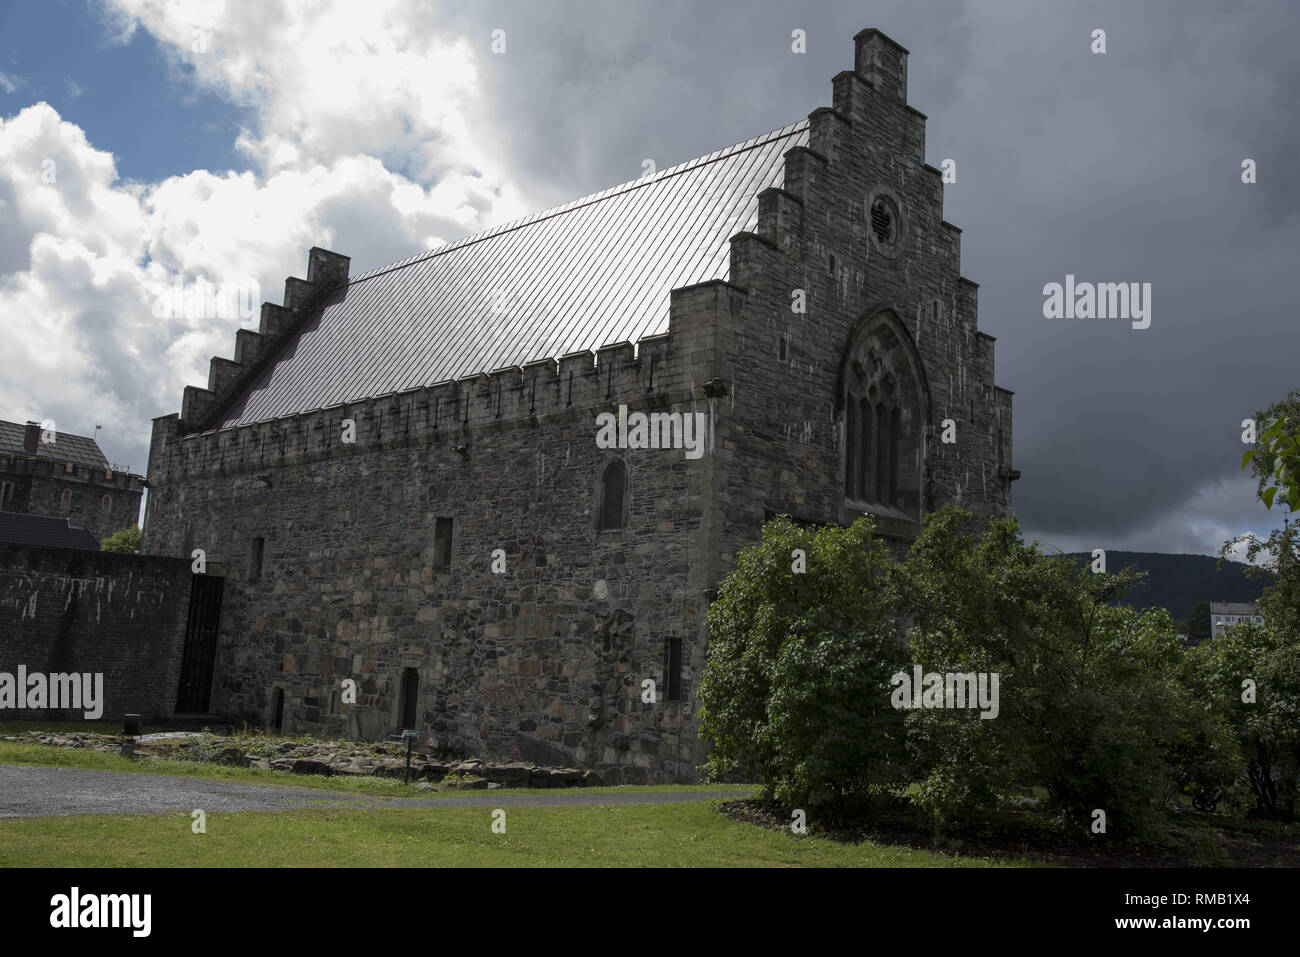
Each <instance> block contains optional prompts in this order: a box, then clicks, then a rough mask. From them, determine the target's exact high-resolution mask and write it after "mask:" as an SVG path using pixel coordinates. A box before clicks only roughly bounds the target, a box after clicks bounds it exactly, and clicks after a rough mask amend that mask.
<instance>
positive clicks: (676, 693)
mask: <svg viewBox="0 0 1300 957" xmlns="http://www.w3.org/2000/svg"><path fill="white" fill-rule="evenodd" d="M666 653H667V656H668V661H667V667H666V668H665V669H664V673H665V674H666V676H667V678H668V700H669V701H681V700H682V640H681V639H680V638H669V639H668V648H667V649H666Z"/></svg>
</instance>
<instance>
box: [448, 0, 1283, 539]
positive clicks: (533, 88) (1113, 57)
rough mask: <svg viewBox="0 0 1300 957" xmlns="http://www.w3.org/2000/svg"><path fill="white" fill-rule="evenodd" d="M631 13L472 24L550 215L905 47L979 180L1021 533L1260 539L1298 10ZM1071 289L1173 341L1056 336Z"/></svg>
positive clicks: (783, 115)
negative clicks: (1262, 446) (1250, 416)
mask: <svg viewBox="0 0 1300 957" xmlns="http://www.w3.org/2000/svg"><path fill="white" fill-rule="evenodd" d="M628 6H630V5H609V6H608V7H604V6H602V7H601V8H599V9H596V10H593V9H591V8H590V7H589V6H587V5H586V4H578V3H571V4H563V3H559V4H556V3H548V4H545V5H540V4H537V5H529V6H528V7H527V8H521V7H516V6H514V5H505V4H502V5H498V6H492V5H488V6H486V7H480V6H477V5H476V6H475V8H473V10H469V9H466V10H465V12H463V13H462V14H461V16H460V19H458V20H457V21H456V23H455V29H458V30H461V31H464V32H466V33H467V34H469V35H475V34H477V33H484V32H486V31H489V30H491V29H492V28H495V27H501V28H504V29H506V30H507V35H508V37H509V39H510V46H509V52H508V55H507V56H504V57H497V58H495V59H494V58H492V57H485V58H484V63H483V82H484V84H485V91H486V93H487V97H486V99H487V101H488V103H489V104H490V109H492V110H493V111H494V112H495V114H496V116H497V121H498V122H499V123H500V124H501V125H502V130H503V133H504V135H505V137H506V141H507V142H508V143H509V144H510V151H511V154H512V157H513V159H514V162H515V164H516V166H515V169H516V171H517V175H518V176H519V178H520V182H521V184H523V185H524V186H525V187H526V189H527V190H528V191H529V193H530V194H531V195H534V196H538V197H544V198H545V200H546V201H548V202H560V201H563V200H567V199H570V198H573V197H576V196H578V195H581V194H583V193H587V192H592V191H594V190H597V189H601V188H604V187H606V186H609V185H613V184H615V183H618V182H621V181H624V180H628V179H632V178H635V176H637V175H638V174H639V173H640V163H641V160H642V159H643V158H645V157H650V158H653V159H654V160H655V161H656V163H657V165H658V166H660V167H662V166H665V165H669V164H672V163H676V162H680V161H682V160H685V159H689V158H690V157H693V156H696V155H699V154H701V153H704V152H708V151H711V150H714V149H717V148H718V147H721V146H724V145H727V144H730V143H732V142H736V141H738V140H741V139H745V138H748V137H750V136H753V135H755V134H757V133H760V132H763V131H765V130H768V129H772V128H775V127H778V126H782V125H784V124H786V123H789V122H792V121H794V120H796V119H799V118H801V117H803V116H805V115H807V113H808V112H809V111H810V110H812V109H814V108H816V107H819V106H823V105H828V104H829V103H830V99H831V94H830V79H831V77H832V76H833V75H834V74H835V73H836V72H838V71H840V70H845V69H850V68H851V67H852V56H853V53H852V42H851V39H850V38H851V37H852V35H853V34H854V33H855V32H856V31H857V30H858V29H860V28H862V27H865V26H876V27H879V28H880V29H882V30H883V31H885V32H886V33H887V34H889V35H890V36H892V37H893V38H894V39H896V40H898V41H899V42H900V43H902V44H903V45H904V46H906V47H908V48H909V50H910V51H911V57H910V60H909V101H910V102H911V104H912V105H913V106H915V107H916V108H918V109H920V110H921V111H922V112H924V113H926V114H928V116H929V123H928V128H927V144H928V145H927V151H926V153H927V155H926V159H927V161H928V162H930V163H931V164H934V165H938V164H939V163H940V162H942V160H944V159H945V158H953V159H955V160H956V161H957V164H958V182H957V183H956V184H953V185H950V186H948V187H947V188H946V197H945V199H946V209H945V218H947V219H948V220H949V221H951V222H954V223H955V224H956V225H958V226H960V227H962V229H963V230H964V231H965V232H964V235H963V243H962V252H963V273H964V274H965V275H966V276H968V277H969V278H971V279H973V280H975V281H976V282H978V283H980V285H981V289H980V325H981V328H983V329H984V330H985V331H987V332H989V333H991V334H992V335H995V336H997V337H998V340H999V341H998V346H997V362H998V372H997V380H998V382H999V384H1001V385H1003V386H1005V387H1007V388H1011V389H1013V390H1015V391H1016V393H1017V398H1016V406H1015V459H1016V462H1015V464H1016V466H1017V467H1018V468H1020V469H1021V470H1022V471H1023V473H1024V478H1023V479H1022V480H1021V481H1020V482H1019V483H1018V484H1017V486H1016V490H1015V491H1016V495H1015V502H1016V508H1017V512H1018V514H1019V516H1020V518H1021V520H1022V522H1023V523H1024V524H1025V526H1026V527H1027V529H1028V530H1030V531H1031V532H1032V533H1035V534H1038V535H1040V536H1041V537H1043V538H1044V539H1045V540H1056V541H1060V542H1063V543H1066V547H1081V544H1082V543H1084V542H1089V541H1092V542H1097V543H1098V544H1101V545H1109V546H1110V547H1117V545H1118V543H1120V542H1130V543H1134V542H1136V543H1137V544H1138V545H1139V546H1140V547H1148V548H1170V549H1192V548H1193V547H1195V548H1196V550H1205V549H1207V548H1210V549H1212V548H1214V547H1215V546H1216V545H1217V544H1218V541H1217V540H1214V536H1215V534H1216V530H1217V528H1218V527H1219V526H1222V527H1224V528H1234V529H1239V528H1241V527H1242V526H1243V523H1248V522H1252V521H1254V522H1259V521H1262V520H1263V519H1262V517H1261V516H1262V514H1263V513H1262V508H1260V507H1259V506H1258V505H1257V504H1255V503H1253V501H1252V495H1253V483H1252V482H1251V481H1250V480H1249V479H1247V478H1245V477H1243V475H1242V473H1241V472H1240V469H1239V467H1238V463H1239V461H1240V457H1241V451H1242V446H1241V443H1240V438H1239V436H1240V421H1241V419H1242V418H1243V417H1244V416H1245V415H1246V414H1247V413H1248V412H1249V410H1251V409H1254V408H1257V407H1260V406H1263V405H1266V404H1268V403H1269V402H1271V401H1274V400H1276V399H1278V398H1281V397H1282V396H1283V395H1285V394H1286V392H1287V391H1288V390H1289V389H1291V388H1294V387H1297V386H1300V374H1298V373H1297V371H1296V369H1295V365H1294V358H1293V357H1294V356H1295V355H1296V354H1297V351H1298V350H1297V346H1298V345H1300V324H1297V323H1296V321H1295V317H1294V313H1293V311H1292V308H1291V297H1290V295H1289V282H1288V280H1289V278H1290V275H1291V273H1292V272H1293V270H1294V268H1295V262H1294V261H1295V254H1296V250H1297V249H1300V217H1298V216H1297V209H1298V208H1300V206H1298V205H1297V203H1298V200H1300V185H1297V182H1296V177H1295V176H1294V172H1293V165H1294V164H1293V159H1292V158H1293V157H1295V156H1296V155H1297V152H1298V150H1300V142H1297V140H1298V139H1300V135H1298V131H1300V125H1297V124H1296V123H1294V122H1293V119H1292V118H1293V113H1294V102H1295V99H1296V94H1297V92H1300V67H1298V65H1297V64H1298V58H1297V57H1296V55H1295V53H1294V42H1293V38H1294V36H1295V33H1296V27H1297V26H1300V8H1296V7H1295V6H1294V5H1293V4H1287V3H1282V2H1278V3H1258V4H1251V5H1249V6H1247V7H1246V8H1245V9H1241V8H1237V7H1232V8H1228V7H1223V6H1222V5H1212V4H1209V3H1193V4H1189V3H1181V2H1180V3H1173V2H1168V3H1142V4H1134V3H1106V4H1092V5H1089V6H1087V7H1083V8H1075V7H1073V6H1072V7H1068V8H1062V7H1060V6H1057V5H1054V4H1040V3H1007V2H1001V3H981V4H970V5H959V4H916V3H884V4H835V5H829V4H827V5H819V6H814V7H812V8H806V7H804V6H803V5H800V4H791V3H757V4H755V3H743V4H742V3H713V4H708V5H700V4H694V3H691V4H686V3H668V4H655V5H653V7H652V6H650V5H648V4H647V5H638V6H637V7H636V8H634V9H632V10H628V9H627V7H628ZM795 28H800V29H803V30H805V31H806V32H807V36H808V53H807V54H806V55H804V56H796V55H793V54H791V53H790V32H791V30H793V29H795ZM1095 28H1102V29H1104V30H1105V31H1106V44H1107V52H1106V53H1105V54H1094V53H1092V52H1091V51H1090V46H1091V42H1092V41H1091V33H1092V30H1093V29H1095ZM1247 157H1249V158H1252V159H1254V160H1256V162H1257V163H1258V179H1259V181H1258V183H1257V184H1255V185H1244V184H1242V183H1241V180H1240V174H1241V162H1242V160H1243V159H1245V158H1247ZM1067 273H1072V274H1074V275H1075V276H1076V277H1077V279H1079V280H1080V281H1083V280H1087V281H1092V282H1121V281H1132V282H1149V283H1151V284H1152V306H1153V312H1152V323H1151V327H1150V328H1149V329H1146V330H1134V329H1132V328H1131V327H1130V326H1129V324H1128V323H1126V322H1113V321H1101V320H1091V321H1089V320H1057V321H1050V320H1046V319H1044V318H1043V316H1042V305H1043V286H1044V285H1045V284H1046V283H1049V282H1064V281H1065V276H1066V274H1067ZM1190 509H1195V510H1198V511H1196V512H1195V513H1193V512H1192V511H1189V510H1190ZM1207 529H1208V530H1207ZM1166 543H1167V544H1166Z"/></svg>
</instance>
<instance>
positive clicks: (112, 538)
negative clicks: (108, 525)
mask: <svg viewBox="0 0 1300 957" xmlns="http://www.w3.org/2000/svg"><path fill="white" fill-rule="evenodd" d="M141 538H142V533H141V531H140V529H138V528H136V527H135V526H134V525H133V526H131V527H130V528H124V529H122V530H120V531H117V532H114V533H113V534H112V535H109V536H108V537H107V538H105V539H104V540H103V541H102V542H100V543H99V550H100V551H101V552H126V553H129V554H136V553H138V552H139V551H140V541H141Z"/></svg>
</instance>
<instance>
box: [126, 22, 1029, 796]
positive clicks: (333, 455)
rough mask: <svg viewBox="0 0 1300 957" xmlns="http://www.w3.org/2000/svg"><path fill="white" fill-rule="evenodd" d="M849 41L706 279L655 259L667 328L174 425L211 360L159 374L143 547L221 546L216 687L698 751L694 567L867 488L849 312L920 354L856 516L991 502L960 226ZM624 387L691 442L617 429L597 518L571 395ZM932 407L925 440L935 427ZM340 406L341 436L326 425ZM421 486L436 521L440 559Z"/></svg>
mask: <svg viewBox="0 0 1300 957" xmlns="http://www.w3.org/2000/svg"><path fill="white" fill-rule="evenodd" d="M858 46H859V49H858V56H857V64H858V69H857V70H856V71H854V72H852V73H844V74H840V75H839V76H838V77H836V79H835V84H834V93H835V99H834V102H835V109H834V110H831V109H822V110H818V111H815V112H814V113H813V114H812V116H811V119H812V124H813V126H812V131H811V132H812V135H811V142H810V148H807V149H804V148H796V149H794V150H791V151H790V153H789V154H787V173H786V178H785V182H786V186H785V189H784V190H768V191H765V192H764V194H763V195H762V196H761V198H760V204H759V225H758V229H757V232H756V233H752V234H742V235H739V236H737V237H735V238H734V239H733V240H732V247H731V252H732V268H731V277H732V281H731V282H721V281H716V282H710V283H705V284H702V285H699V286H694V287H690V288H686V289H678V290H673V291H672V298H671V319H670V326H669V333H668V334H667V335H666V336H660V337H655V338H653V339H647V340H643V341H642V342H640V343H638V344H637V347H636V350H635V358H634V349H633V346H632V345H631V344H624V345H621V346H612V347H609V348H606V349H603V350H601V351H600V352H599V353H598V354H597V355H595V356H593V355H592V354H590V353H588V354H583V355H578V356H569V357H564V358H563V359H561V360H559V362H558V363H555V362H541V363H534V364H532V365H530V366H528V367H525V368H522V369H510V370H498V371H497V372H494V373H493V374H491V375H482V376H478V377H474V378H471V379H467V380H463V381H460V382H453V383H446V384H443V385H439V386H435V387H431V388H429V389H422V390H417V391H414V392H408V393H404V394H401V395H390V396H385V397H381V398H376V399H372V400H367V401H365V402H359V403H354V404H351V405H348V406H343V407H339V408H334V409H325V410H318V411H316V412H313V413H309V414H306V415H301V416H292V417H288V418H284V419H280V420H276V421H274V422H268V423H261V424H258V425H254V426H248V427H243V428H238V429H226V430H220V431H200V432H189V433H188V434H187V431H188V430H189V429H191V428H195V427H200V428H201V427H203V423H204V422H206V421H207V420H208V419H209V418H211V417H212V415H213V410H214V409H216V408H217V406H218V405H219V403H220V401H221V398H220V396H219V395H218V393H219V391H220V389H221V388H229V383H226V385H224V386H223V385H222V380H221V376H220V375H218V374H217V373H216V372H214V378H213V381H210V383H209V385H210V387H211V388H210V389H209V390H207V391H203V390H198V391H197V392H196V391H192V390H191V391H188V392H187V402H188V403H190V405H191V406H192V407H193V410H194V411H193V412H192V413H191V414H189V415H187V418H189V419H190V420H191V423H193V424H187V423H186V422H184V421H181V420H180V419H178V418H177V417H176V416H166V417H163V418H160V419H158V420H156V421H155V428H154V438H153V445H152V448H151V452H150V466H149V480H150V489H151V491H150V496H149V502H148V515H147V518H146V526H145V549H146V551H148V552H150V553H153V554H163V555H182V554H183V555H188V554H190V552H191V550H192V549H194V548H201V549H203V550H204V551H205V552H206V555H207V559H208V561H210V562H216V563H219V564H220V565H221V566H223V567H224V570H225V572H226V574H227V585H226V603H225V609H224V612H223V618H222V620H223V626H222V635H221V644H220V651H219V658H218V662H217V677H216V684H215V687H214V697H213V704H212V707H213V709H214V710H223V711H229V712H232V713H235V714H237V715H239V716H242V717H244V718H246V719H248V720H250V721H258V722H264V723H268V724H269V723H271V721H272V720H273V709H274V707H275V701H276V694H277V690H278V691H280V692H282V693H283V696H284V702H285V716H284V725H285V728H286V730H289V731H313V732H317V733H337V734H348V735H353V736H358V737H363V738H376V737H379V736H381V735H383V734H385V733H389V732H392V731H395V730H397V729H398V728H399V727H400V725H401V724H402V723H403V721H402V704H403V702H402V684H403V674H404V673H405V672H406V671H407V670H408V669H410V670H413V671H414V673H415V674H416V675H418V678H419V692H418V708H417V721H416V723H417V724H418V725H419V729H420V730H422V731H425V732H428V733H430V734H431V735H433V736H434V737H435V738H436V740H437V742H438V743H439V744H440V745H441V746H442V747H445V748H450V749H453V750H457V751H462V752H465V753H475V754H478V755H481V756H484V757H492V758H498V759H511V760H513V759H522V760H527V761H536V762H538V763H546V764H567V765H573V766H577V767H588V768H595V769H597V770H599V771H601V772H602V773H603V774H604V775H605V777H606V778H611V779H613V780H615V781H617V780H622V781H625V782H635V781H646V780H655V781H690V780H694V779H695V776H696V771H695V768H696V766H697V765H698V763H699V762H700V761H701V760H702V758H703V754H702V753H701V750H700V744H699V742H698V741H697V740H696V723H695V713H694V709H695V705H694V701H693V691H694V688H695V686H696V683H697V681H698V677H699V673H700V670H701V668H702V666H703V663H704V650H705V647H706V643H707V634H706V631H705V628H704V619H705V615H706V613H707V608H708V601H709V597H708V596H709V595H710V594H711V589H713V588H714V587H715V586H716V585H717V583H718V581H719V580H720V578H721V577H722V576H723V575H724V574H725V573H726V572H727V571H728V570H729V568H730V567H731V564H732V561H733V559H734V555H735V552H736V550H737V549H738V548H739V547H741V546H742V545H744V544H745V543H747V542H749V541H752V540H754V539H755V538H756V537H757V535H758V531H759V526H760V524H761V522H762V521H763V519H764V517H765V515H766V514H767V513H768V512H788V513H791V514H793V515H795V517H797V518H801V519H809V520H816V521H836V522H847V521H851V520H852V519H853V518H854V517H855V516H856V515H857V514H859V513H860V512H862V511H864V510H872V506H871V505H870V504H869V503H867V504H864V503H861V502H854V501H847V500H846V499H845V496H844V460H843V455H844V437H843V421H844V412H843V408H842V401H841V396H842V393H843V374H844V360H845V355H846V350H847V349H848V348H849V347H850V346H851V345H852V344H853V343H854V342H855V341H857V339H858V338H859V337H860V336H862V335H863V334H865V333H866V332H869V331H871V329H873V328H876V327H877V326H879V327H881V328H885V327H887V328H888V329H889V330H891V333H890V334H891V335H892V336H893V339H891V341H892V342H893V343H894V345H893V346H892V348H893V349H894V351H895V352H896V353H897V356H896V358H897V359H898V361H899V362H904V361H906V362H912V363H914V365H915V367H916V369H917V370H918V371H917V377H918V381H919V385H918V386H917V389H916V394H915V396H914V397H913V398H914V400H915V405H914V408H913V409H912V410H911V412H910V413H909V416H910V417H909V419H908V421H907V422H906V429H907V430H908V431H909V434H910V435H912V436H913V437H914V439H915V446H916V448H917V449H918V450H919V449H922V448H923V449H924V454H923V455H921V456H919V457H915V458H914V462H913V465H914V467H915V473H916V481H917V484H918V496H919V497H918V506H917V508H916V510H915V512H916V514H915V515H913V516H906V515H903V514H901V513H898V514H895V512H894V511H891V510H890V509H875V511H876V512H877V513H878V517H879V521H880V524H881V527H882V529H883V530H884V531H886V532H887V533H889V534H890V535H892V536H894V537H895V540H896V541H897V542H898V543H899V544H900V546H901V544H902V543H904V542H906V540H907V539H908V538H910V537H911V536H913V535H914V534H915V533H916V531H917V529H918V528H919V524H918V521H919V519H920V517H921V516H922V515H923V513H924V512H925V511H926V510H929V509H932V508H934V507H936V506H937V505H938V504H941V503H943V502H946V501H960V503H961V504H962V505H963V506H965V507H968V508H971V509H972V510H973V511H974V512H975V513H976V515H977V516H978V517H980V518H987V517H989V516H991V515H996V514H1003V513H1005V512H1006V511H1007V510H1008V509H1009V504H1010V482H1009V471H1010V463H1011V451H1010V436H1011V405H1010V396H1009V393H1006V392H1004V391H1002V390H998V389H996V388H995V387H994V385H993V344H992V340H991V339H990V338H989V337H987V336H985V335H983V334H982V333H980V332H979V331H978V326H977V321H976V296H975V286H974V284H973V283H970V282H968V281H966V280H964V279H962V278H961V277H960V272H959V268H960V256H959V247H960V242H959V235H960V234H959V231H958V230H957V229H956V228H955V227H953V226H951V225H949V224H947V223H945V222H943V219H942V186H941V182H940V176H939V173H938V171H936V170H934V169H932V168H930V167H927V166H925V165H924V163H923V159H922V156H923V144H924V117H923V116H922V115H921V114H920V113H917V112H916V111H915V110H913V109H911V108H910V107H908V106H907V105H906V96H905V89H904V86H903V84H904V83H905V76H906V66H905V56H904V55H903V53H902V52H901V48H898V47H897V46H896V45H895V44H892V43H891V42H890V41H888V40H886V39H885V38H883V37H881V36H880V35H879V34H875V33H874V32H872V31H865V32H864V33H863V34H860V35H859V37H858ZM878 195H886V196H888V197H889V201H890V202H891V203H892V204H893V207H892V208H893V209H894V210H895V212H896V213H897V214H898V217H899V219H900V220H901V224H902V225H901V227H900V228H899V230H898V233H897V242H896V243H895V244H892V245H891V244H889V243H881V242H880V241H879V240H877V239H876V238H875V237H874V233H873V232H872V231H871V225H870V220H869V218H868V216H867V214H866V207H867V205H868V204H869V202H870V200H871V198H872V197H874V196H878ZM313 255H314V256H316V258H317V259H321V261H325V259H324V257H328V256H330V255H331V254H328V253H325V252H324V251H320V250H314V251H313ZM832 257H833V261H832ZM342 261H343V262H346V261H345V260H342ZM334 278H335V280H337V279H338V278H339V277H334ZM794 289H802V290H804V293H805V295H806V302H807V311H806V312H805V313H803V314H797V313H794V312H792V311H791V292H792V290H794ZM289 299H290V297H289V295H288V293H287V294H286V307H290V306H291V305H292V303H291V302H290V301H289ZM268 308H269V309H270V310H271V312H272V313H274V310H275V309H277V308H278V307H267V308H264V317H265V315H266V314H267V309H268ZM289 311H290V312H292V310H291V309H290V310H289ZM881 324H884V325H881ZM783 350H784V351H783ZM225 368H226V367H225V366H220V365H219V364H217V363H215V360H214V369H216V370H217V372H221V370H222V369H225ZM232 374H233V373H232ZM231 381H234V380H233V379H232V380H231ZM200 393H201V394H200ZM200 400H201V401H200ZM620 403H623V404H626V405H627V406H628V407H629V409H630V410H632V411H651V410H673V411H680V412H687V413H689V412H695V411H700V412H704V413H706V414H707V416H708V421H709V423H710V429H711V434H712V437H713V443H712V448H711V450H710V452H709V453H708V454H706V455H705V456H704V457H702V458H700V459H697V460H690V459H687V458H686V457H685V456H684V454H683V452H682V450H680V449H676V450H651V449H644V450H625V451H622V452H619V453H617V457H619V458H621V459H622V461H623V462H624V463H625V465H626V467H627V470H628V491H627V494H628V501H629V505H628V510H627V511H628V521H627V526H626V528H625V529H623V530H621V531H599V530H597V527H596V526H597V522H596V514H597V511H598V500H599V499H598V493H597V485H598V482H599V477H600V474H601V470H602V469H603V468H604V467H605V465H606V464H607V462H608V461H609V460H610V459H611V458H613V457H615V456H616V453H615V452H613V451H609V450H602V449H599V448H597V446H596V442H595V434H596V416H597V415H598V414H599V413H602V412H609V411H613V410H615V409H617V407H618V405H619V404H620ZM945 418H951V419H953V420H954V423H955V426H956V436H957V442H956V443H955V444H953V445H944V444H942V442H941V441H940V439H939V433H940V430H941V422H942V420H943V419H945ZM345 419H352V420H354V422H355V425H356V441H355V444H351V445H344V444H342V443H341V436H342V427H343V426H342V423H343V421H344V420H345ZM999 429H1000V430H1001V434H1002V438H1003V443H1004V447H1003V451H1002V458H1001V461H1000V462H999V459H998V456H997V450H996V449H995V447H994V436H995V435H996V434H997V432H998V430H999ZM999 466H1001V471H999ZM440 517H441V518H451V519H452V520H453V522H454V540H453V548H452V561H451V566H450V568H445V569H444V568H440V567H438V555H437V551H436V549H435V541H434V539H435V529H436V527H437V520H438V519H439V518H440ZM257 539H262V540H263V541H264V545H263V547H262V565H261V571H260V574H258V573H257V572H256V570H255V569H254V568H253V565H254V564H255V560H254V557H253V556H254V554H255V552H256V546H255V545H254V542H255V541H256V540H257ZM497 549H500V550H502V551H503V552H504V554H505V561H506V570H505V571H504V572H503V573H500V574H498V573H494V571H493V569H492V564H493V552H494V551H495V550H497ZM598 583H599V584H598ZM602 586H603V587H602ZM670 639H681V641H682V696H681V698H682V700H680V701H668V700H666V699H667V691H668V689H667V682H666V681H665V677H666V676H665V668H666V664H667V658H668V642H669V640H670ZM646 678H650V679H653V680H655V681H656V682H657V694H658V700H657V701H656V702H655V703H654V704H648V703H644V702H643V701H642V698H641V691H642V681H643V680H644V679H646ZM349 680H351V681H355V682H356V683H357V687H358V691H359V694H358V698H357V701H356V703H355V704H350V703H347V702H346V701H344V688H345V682H347V681H349Z"/></svg>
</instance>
